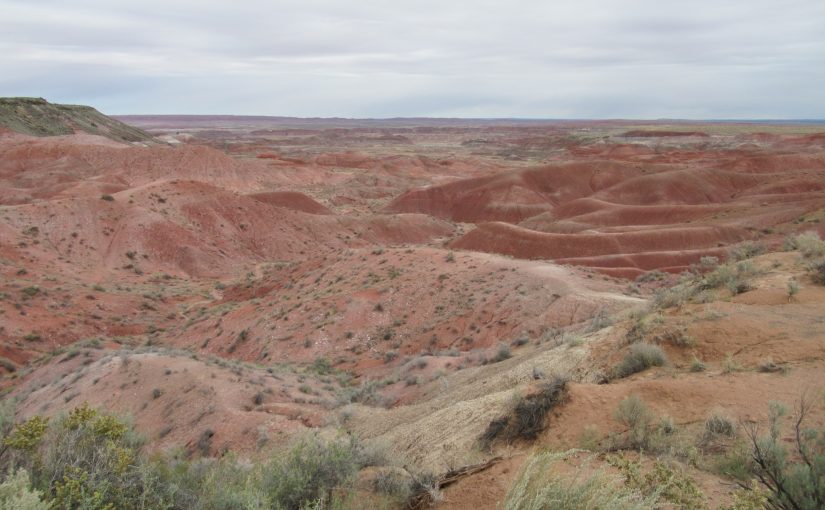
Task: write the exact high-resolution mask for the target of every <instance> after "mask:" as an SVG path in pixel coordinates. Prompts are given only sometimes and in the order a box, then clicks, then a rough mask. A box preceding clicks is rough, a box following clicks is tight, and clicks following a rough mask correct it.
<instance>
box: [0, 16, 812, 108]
mask: <svg viewBox="0 0 825 510" xmlns="http://www.w3.org/2000/svg"><path fill="white" fill-rule="evenodd" d="M0 96H38V97H44V98H46V99H48V100H49V101H52V102H58V103H71V104H88V105H91V106H94V107H96V108H98V109H99V110H101V111H102V112H104V113H107V114H237V115H279V116H297V117H359V118H365V117H372V118H385V117H475V118H494V117H496V118H556V119H558V118H599V119H601V118H626V119H644V118H650V119H655V118H684V119H733V118H737V119H768V118H770V119H825V0H783V1H781V2H778V1H776V0H770V1H768V0H712V1H709V0H690V1H685V0H680V1H671V0H574V1H569V0H508V1H486V0H466V1H465V0H440V1H435V0H294V1H293V0H270V1H263V0H243V1H238V0H236V1H232V2H230V1H213V0H197V1H195V0H191V1H190V0H140V1H139V2H135V1H129V2H126V1H121V0H0Z"/></svg>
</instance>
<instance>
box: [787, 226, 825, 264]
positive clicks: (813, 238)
mask: <svg viewBox="0 0 825 510" xmlns="http://www.w3.org/2000/svg"><path fill="white" fill-rule="evenodd" d="M788 244H789V245H790V247H791V248H792V249H794V250H799V253H800V255H802V256H803V257H805V258H806V259H812V258H818V257H825V241H823V240H822V239H820V237H819V235H817V233H816V232H806V233H804V234H799V235H797V236H796V237H794V238H792V241H790V242H789V243H788Z"/></svg>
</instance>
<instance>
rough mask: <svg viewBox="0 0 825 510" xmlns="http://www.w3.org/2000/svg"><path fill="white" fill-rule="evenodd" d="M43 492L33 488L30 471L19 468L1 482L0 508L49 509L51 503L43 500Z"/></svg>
mask: <svg viewBox="0 0 825 510" xmlns="http://www.w3.org/2000/svg"><path fill="white" fill-rule="evenodd" d="M42 498H43V493H42V492H41V491H38V490H36V489H32V488H31V483H30V481H29V473H28V472H27V471H26V470H25V469H22V468H21V469H18V470H17V471H13V472H11V473H9V476H8V477H7V478H6V479H5V480H4V481H3V482H2V483H0V508H4V509H7V510H48V509H49V508H51V507H52V505H51V504H50V503H46V502H45V501H43V499H42Z"/></svg>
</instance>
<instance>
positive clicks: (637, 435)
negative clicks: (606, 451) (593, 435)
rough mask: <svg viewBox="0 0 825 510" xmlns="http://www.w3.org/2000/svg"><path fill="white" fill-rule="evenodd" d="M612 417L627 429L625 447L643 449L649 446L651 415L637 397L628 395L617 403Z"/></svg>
mask: <svg viewBox="0 0 825 510" xmlns="http://www.w3.org/2000/svg"><path fill="white" fill-rule="evenodd" d="M613 416H614V417H615V418H616V421H618V422H619V423H621V424H622V425H624V426H625V427H627V447H629V448H634V449H645V448H647V447H648V446H649V444H650V422H651V420H652V414H651V412H650V411H649V410H648V408H647V405H646V404H645V403H644V401H643V400H642V399H641V398H639V397H638V396H637V395H630V396H628V397H627V398H625V399H623V400H622V401H621V402H619V407H617V408H616V411H615V413H614V414H613Z"/></svg>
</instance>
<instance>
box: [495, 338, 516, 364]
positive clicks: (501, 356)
mask: <svg viewBox="0 0 825 510" xmlns="http://www.w3.org/2000/svg"><path fill="white" fill-rule="evenodd" d="M512 357H513V353H511V352H510V346H509V345H507V344H505V343H501V344H498V350H496V355H495V356H493V358H492V359H491V360H490V361H491V362H492V363H498V362H499V361H504V360H506V359H510V358H512Z"/></svg>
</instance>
